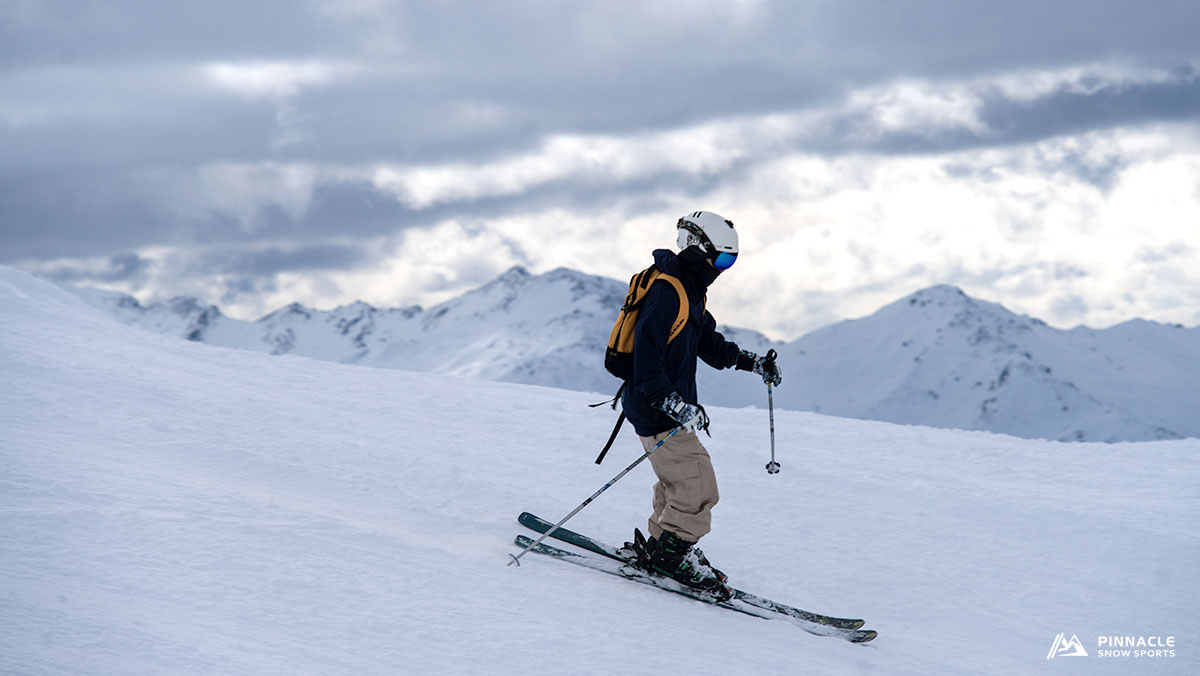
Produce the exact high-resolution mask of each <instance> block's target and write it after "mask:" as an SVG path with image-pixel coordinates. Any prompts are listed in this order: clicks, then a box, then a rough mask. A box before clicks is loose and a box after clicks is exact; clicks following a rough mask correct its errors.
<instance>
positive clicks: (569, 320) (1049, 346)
mask: <svg viewBox="0 0 1200 676" xmlns="http://www.w3.org/2000/svg"><path fill="white" fill-rule="evenodd" d="M626 287H627V284H626V283H623V282H620V281H616V280H611V279H605V278H601V277H594V276H590V275H585V274H583V273H579V272H575V271H572V270H567V269H561V268H560V269H558V270H554V271H552V272H548V273H546V274H542V275H532V274H530V273H529V272H527V271H526V270H524V269H523V268H513V269H512V270H510V271H508V272H507V273H505V274H504V275H502V276H501V277H499V278H498V279H496V280H494V281H493V282H491V283H489V284H487V285H485V286H483V287H481V288H479V289H476V290H474V291H471V292H469V293H467V294H465V295H463V296H461V297H459V298H457V299H454V300H451V301H448V302H446V303H443V304H441V305H437V306H435V307H432V308H430V309H427V310H426V309H422V308H420V307H410V308H403V309H393V310H380V309H376V308H373V307H371V306H370V305H367V304H365V303H354V304H352V305H348V306H344V307H340V308H337V309H335V310H329V311H318V310H313V309H309V308H306V307H304V306H301V305H297V304H293V305H289V306H287V307H285V308H282V309H280V310H278V311H276V312H273V313H271V314H269V315H267V316H265V317H263V318H262V319H260V320H258V321H257V322H243V321H238V320H234V319H231V318H229V317H227V316H225V315H223V314H222V313H221V312H220V310H219V309H218V308H216V307H215V306H212V305H205V304H203V303H200V302H198V301H196V300H195V299H191V298H176V299H173V300H171V301H168V302H165V303H157V304H153V305H149V306H142V305H141V304H139V303H138V302H137V301H136V300H135V299H134V298H132V297H130V296H125V295H122V294H115V293H111V292H104V291H97V290H92V289H75V290H74V291H75V292H76V293H77V294H79V295H80V296H81V297H82V298H84V299H85V300H87V301H88V302H89V303H91V304H92V305H94V306H96V307H100V308H102V309H105V310H107V311H108V312H110V313H112V314H113V315H115V316H116V317H117V318H118V319H120V320H121V321H123V322H125V323H127V324H133V325H137V326H142V327H144V328H148V329H151V330H154V331H158V332H161V333H168V334H171V335H175V336H179V337H183V338H187V339H189V340H193V341H199V342H205V343H208V344H211V345H220V346H226V347H236V348H241V349H251V350H258V351H265V352H270V353H272V354H294V355H299V356H306V357H312V358H316V359H323V360H330V361H337V362H342V363H349V364H362V365H369V366H379V367H386V368H399V369H405V370H411V371H424V372H431V373H439V374H449V375H463V376H470V377H476V378H484V379H489V380H500V381H507V382H517V383H528V384H538V385H547V386H552V387H562V388H567V389H575V390H583V391H589V392H605V393H606V392H612V391H614V390H615V389H616V386H617V385H618V382H617V381H616V380H615V379H613V378H612V377H611V376H609V375H608V374H607V373H605V372H604V370H603V368H602V366H601V364H602V361H603V353H604V345H605V342H606V340H607V338H608V333H609V330H610V328H611V326H612V321H613V319H614V317H615V315H616V309H617V308H618V307H619V306H620V305H621V302H622V299H623V297H624V294H625V291H626ZM722 331H724V332H725V335H726V336H727V337H729V338H731V339H733V340H735V341H736V342H738V344H739V345H742V346H743V347H746V348H748V349H751V350H754V351H756V352H760V353H761V352H763V351H765V350H766V349H768V348H775V349H776V350H778V351H779V353H780V355H781V357H780V364H781V365H782V366H783V369H784V376H785V380H784V384H783V386H782V387H780V388H779V389H778V390H777V392H776V395H775V404H776V406H777V407H779V408H783V409H792V410H804V411H816V412H822V413H828V414H832V415H838V416H844V417H852V418H861V419H869V420H882V421H889V422H899V423H907V424H918V425H929V426H934V427H950V428H958V429H968V430H987V431H993V432H1003V433H1006V434H1012V435H1016V436H1021V437H1029V438H1048V439H1057V440H1064V441H1142V440H1153V439H1170V438H1178V437H1194V436H1200V415H1196V411H1200V328H1184V327H1180V326H1170V325H1164V324H1157V323H1154V322H1148V321H1131V322H1127V323H1125V324H1121V325H1119V326H1115V327H1112V328H1109V329H1104V330H1092V329H1087V328H1077V329H1073V330H1070V331H1063V330H1059V329H1054V328H1052V327H1049V326H1047V325H1046V324H1045V323H1043V322H1041V321H1039V320H1037V319H1033V318H1030V317H1025V316H1021V315H1016V314H1014V313H1012V312H1010V311H1008V310H1006V309H1005V308H1003V307H1001V306H999V305H996V304H993V303H989V302H986V301H982V300H977V299H973V298H971V297H969V296H967V295H966V294H964V293H963V292H962V291H960V290H958V289H956V288H954V287H950V286H935V287H931V288H928V289H924V290H922V291H918V292H917V293H914V294H912V295H910V296H908V297H906V298H903V299H901V300H899V301H897V302H895V303H892V304H891V305H888V306H886V307H884V308H882V309H881V310H879V311H878V312H876V313H875V314H873V315H871V316H869V317H865V318H862V319H856V320H850V321H845V322H841V323H839V324H836V325H834V326H830V327H827V328H825V329H822V330H819V331H815V332H813V333H810V334H808V335H805V336H802V337H801V338H799V339H798V340H795V341H792V342H790V343H773V342H771V341H769V340H767V339H766V338H765V337H764V336H762V335H761V334H759V333H756V332H754V331H750V330H745V329H737V328H731V327H723V328H722ZM699 377H700V387H701V393H702V397H703V398H704V401H705V403H706V404H708V403H711V404H715V405H721V406H747V405H755V406H760V407H761V406H765V403H766V396H765V395H766V393H765V391H764V388H763V386H762V383H761V381H758V380H756V379H755V378H754V377H752V376H749V375H748V374H734V373H728V372H715V371H712V370H711V369H706V368H702V369H701V370H700V376H699Z"/></svg>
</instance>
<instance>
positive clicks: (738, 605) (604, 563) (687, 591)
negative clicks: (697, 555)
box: [513, 535, 877, 643]
mask: <svg viewBox="0 0 1200 676" xmlns="http://www.w3.org/2000/svg"><path fill="white" fill-rule="evenodd" d="M513 543H514V544H516V545H517V546H518V547H521V548H522V549H528V550H529V551H531V552H533V553H535V554H542V555H544V556H549V557H553V558H556V559H560V560H563V561H567V562H569V563H573V564H576V565H579V566H583V567H585V568H591V569H593V570H599V571H601V572H604V573H608V574H610V575H615V576H617V577H623V578H625V579H627V580H633V581H634V582H639V583H641V584H645V585H649V586H651V587H657V588H659V589H662V590H664V591H669V592H673V593H675V594H679V595H681V596H686V597H688V598H692V599H695V600H697V601H702V602H704V603H707V604H709V605H713V606H718V607H720V608H725V609H727V610H733V611H735V612H739V613H742V614H744V615H751V616H753V617H757V618H760V619H764V620H773V619H785V620H791V621H792V622H794V623H796V624H797V625H799V626H800V628H802V629H804V631H807V632H808V633H810V634H815V635H817V636H833V637H837V638H841V639H845V640H847V641H850V642H851V643H866V642H867V641H870V640H872V639H874V638H875V636H876V635H877V634H876V632H874V631H871V630H867V629H844V628H841V627H834V626H830V625H827V624H817V623H815V622H808V621H805V620H800V619H798V618H796V617H793V616H791V615H786V614H782V613H777V612H775V611H772V610H768V609H765V608H760V607H758V606H755V605H751V604H749V603H746V602H745V601H743V600H741V599H737V598H732V599H730V600H728V601H717V600H716V599H714V598H713V597H712V596H710V595H708V594H705V593H704V592H702V591H699V590H696V589H692V588H690V587H685V586H684V585H682V584H680V583H678V582H676V581H674V580H671V579H669V578H665V577H659V576H656V575H649V574H647V573H645V572H643V571H642V570H639V569H638V568H635V567H634V566H632V565H630V564H628V563H624V562H622V561H620V560H618V559H614V558H611V557H608V556H591V555H589V554H581V553H576V552H569V551H567V550H565V549H559V548H558V547H551V546H550V545H547V544H534V541H533V539H532V538H529V537H526V536H524V535H518V536H517V537H516V539H515V540H513Z"/></svg>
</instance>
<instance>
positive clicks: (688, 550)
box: [623, 529, 733, 601]
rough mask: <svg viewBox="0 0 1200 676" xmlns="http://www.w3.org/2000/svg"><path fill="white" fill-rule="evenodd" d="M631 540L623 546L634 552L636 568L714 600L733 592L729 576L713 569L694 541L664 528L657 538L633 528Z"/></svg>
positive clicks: (722, 599) (726, 597) (725, 598)
mask: <svg viewBox="0 0 1200 676" xmlns="http://www.w3.org/2000/svg"><path fill="white" fill-rule="evenodd" d="M633 540H634V541H633V542H627V543H625V545H626V547H629V548H630V549H631V550H632V551H633V552H634V553H635V557H636V562H637V565H638V567H639V568H642V569H643V570H646V571H647V572H650V573H652V574H654V575H661V576H663V577H669V578H671V579H672V580H675V581H676V582H678V583H680V584H682V585H684V586H687V587H691V588H692V589H696V590H699V591H702V592H705V593H707V594H711V595H712V596H713V598H715V599H716V600H717V601H728V600H729V598H730V597H731V596H732V595H733V590H732V589H730V588H729V585H728V580H729V576H727V575H726V574H725V573H723V572H721V571H719V570H717V569H716V568H713V566H712V564H711V563H709V562H708V558H707V557H705V556H704V552H702V551H700V548H699V547H696V546H695V543H692V542H688V541H687V540H683V539H680V538H679V537H678V536H677V535H675V534H674V533H672V532H670V531H663V534H662V536H660V537H658V538H649V539H646V537H645V536H643V535H642V532H641V531H639V530H636V529H635V530H634V531H633ZM623 549H624V548H623Z"/></svg>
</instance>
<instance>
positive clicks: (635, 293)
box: [604, 265, 689, 380]
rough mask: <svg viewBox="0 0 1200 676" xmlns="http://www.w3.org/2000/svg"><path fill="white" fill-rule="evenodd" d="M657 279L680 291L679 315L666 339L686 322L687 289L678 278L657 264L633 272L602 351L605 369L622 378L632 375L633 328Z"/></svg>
mask: <svg viewBox="0 0 1200 676" xmlns="http://www.w3.org/2000/svg"><path fill="white" fill-rule="evenodd" d="M660 279H661V280H663V281H665V282H667V283H669V284H670V285H671V286H673V287H675V291H676V292H677V293H678V294H679V314H678V315H676V316H675V322H674V323H673V324H671V332H670V334H669V335H668V336H667V342H668V343H670V342H671V341H672V340H675V338H676V336H678V335H679V332H680V331H682V330H683V327H684V326H685V325H686V324H687V321H688V314H689V310H688V297H687V292H686V291H684V290H683V282H681V281H679V278H678V277H674V276H672V275H668V274H667V273H665V272H663V271H661V270H659V269H658V266H656V265H651V266H650V267H648V268H646V269H645V270H642V271H641V272H639V273H637V274H636V275H634V276H633V277H632V278H631V279H630V280H629V293H628V294H626V296H625V304H624V305H622V306H621V311H620V312H619V313H618V314H617V321H616V323H615V324H613V328H612V333H611V334H609V336H608V347H607V348H606V349H605V350H604V368H605V370H607V371H608V372H609V373H611V374H613V375H614V376H616V377H618V378H620V379H621V380H629V378H630V377H631V376H633V329H634V327H635V326H636V325H637V320H638V313H639V312H640V310H641V309H642V303H643V302H644V301H645V300H646V296H647V295H648V294H649V292H650V285H652V284H653V283H654V282H656V281H658V280H660Z"/></svg>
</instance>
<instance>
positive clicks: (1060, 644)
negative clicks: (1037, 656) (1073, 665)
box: [1046, 634, 1087, 660]
mask: <svg viewBox="0 0 1200 676" xmlns="http://www.w3.org/2000/svg"><path fill="white" fill-rule="evenodd" d="M1065 636H1066V634H1059V635H1058V636H1055V637H1054V645H1052V646H1050V653H1049V654H1048V655H1046V659H1048V660H1052V659H1054V658H1055V657H1087V651H1086V650H1084V649H1083V644H1082V643H1080V642H1079V637H1078V636H1076V635H1075V634H1071V638H1070V639H1067V638H1065Z"/></svg>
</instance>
